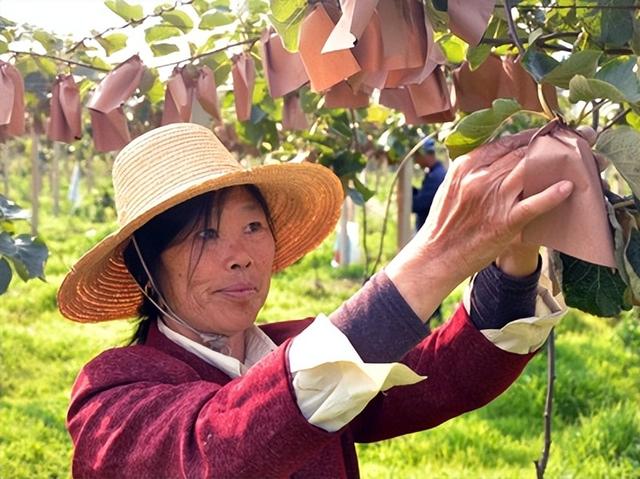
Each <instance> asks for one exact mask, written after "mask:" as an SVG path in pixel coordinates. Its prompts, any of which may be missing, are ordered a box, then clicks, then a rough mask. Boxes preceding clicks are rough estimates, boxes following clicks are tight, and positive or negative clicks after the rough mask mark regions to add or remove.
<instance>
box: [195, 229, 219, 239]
mask: <svg viewBox="0 0 640 479" xmlns="http://www.w3.org/2000/svg"><path fill="white" fill-rule="evenodd" d="M198 237H199V238H200V239H203V240H210V239H216V238H217V237H218V231H216V230H215V229H213V228H207V229H206V230H202V231H200V233H198Z"/></svg>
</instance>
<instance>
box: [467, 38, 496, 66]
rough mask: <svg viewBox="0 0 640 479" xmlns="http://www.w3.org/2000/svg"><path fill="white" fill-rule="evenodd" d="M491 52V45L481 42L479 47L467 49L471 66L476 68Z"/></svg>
mask: <svg viewBox="0 0 640 479" xmlns="http://www.w3.org/2000/svg"><path fill="white" fill-rule="evenodd" d="M490 54H491V45H485V44H482V43H481V44H480V45H478V46H477V47H469V49H468V50H467V61H468V62H469V68H470V69H471V70H475V69H476V68H478V67H479V66H480V65H482V64H483V63H484V61H485V60H486V59H487V58H488V57H489V55H490Z"/></svg>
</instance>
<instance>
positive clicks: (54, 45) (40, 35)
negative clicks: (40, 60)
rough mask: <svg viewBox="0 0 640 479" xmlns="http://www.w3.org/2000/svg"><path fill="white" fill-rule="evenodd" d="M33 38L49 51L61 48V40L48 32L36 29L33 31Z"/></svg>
mask: <svg viewBox="0 0 640 479" xmlns="http://www.w3.org/2000/svg"><path fill="white" fill-rule="evenodd" d="M33 38H34V40H36V41H38V42H39V43H40V44H41V45H42V46H43V47H44V49H45V50H46V51H47V52H49V53H51V52H54V51H55V50H59V49H61V48H62V40H60V39H59V38H56V37H54V36H53V35H51V34H50V33H49V32H45V31H44V30H37V31H35V32H33Z"/></svg>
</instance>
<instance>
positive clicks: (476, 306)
mask: <svg viewBox="0 0 640 479" xmlns="http://www.w3.org/2000/svg"><path fill="white" fill-rule="evenodd" d="M541 268H542V259H541V258H540V257H538V268H537V269H536V271H535V272H533V273H532V274H530V275H529V276H525V277H522V278H519V277H515V276H510V275H508V274H506V273H504V272H502V271H501V270H500V268H498V267H497V266H496V265H495V263H493V264H492V265H491V266H489V267H487V268H485V269H483V270H482V271H480V272H479V273H478V274H477V276H476V278H475V280H474V282H473V288H472V289H471V311H469V315H470V316H471V321H472V322H473V324H474V325H475V327H476V328H478V329H480V330H482V329H500V328H502V327H503V326H504V325H506V324H507V323H510V322H511V321H514V320H516V319H519V318H528V317H531V316H533V315H534V314H535V311H536V292H537V288H538V279H540V270H541Z"/></svg>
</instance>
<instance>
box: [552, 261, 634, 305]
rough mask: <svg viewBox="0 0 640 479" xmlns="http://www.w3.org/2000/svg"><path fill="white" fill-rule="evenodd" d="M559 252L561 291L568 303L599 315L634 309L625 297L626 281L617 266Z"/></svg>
mask: <svg viewBox="0 0 640 479" xmlns="http://www.w3.org/2000/svg"><path fill="white" fill-rule="evenodd" d="M559 255H560V258H561V260H562V292H563V293H564V299H565V301H566V303H567V305H568V306H572V307H574V308H578V309H580V310H581V311H584V312H586V313H590V314H594V315H596V316H615V315H617V314H619V313H620V312H621V311H622V310H628V309H631V305H630V304H629V303H628V302H627V300H626V299H625V292H626V290H627V285H626V284H625V282H624V281H623V280H622V278H621V277H620V275H619V274H618V272H617V271H616V270H615V269H612V268H607V267H605V266H599V265H596V264H592V263H587V262H586V261H581V260H579V259H576V258H573V257H572V256H568V255H566V254H563V253H559Z"/></svg>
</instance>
